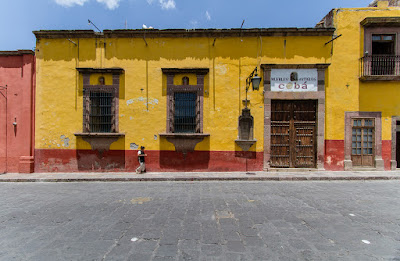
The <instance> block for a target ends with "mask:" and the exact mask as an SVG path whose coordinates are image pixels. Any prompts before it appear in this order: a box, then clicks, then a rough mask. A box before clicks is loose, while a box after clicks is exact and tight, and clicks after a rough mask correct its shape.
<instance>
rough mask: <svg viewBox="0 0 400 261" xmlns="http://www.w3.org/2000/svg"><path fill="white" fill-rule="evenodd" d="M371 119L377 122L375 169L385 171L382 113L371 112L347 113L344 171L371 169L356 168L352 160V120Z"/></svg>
mask: <svg viewBox="0 0 400 261" xmlns="http://www.w3.org/2000/svg"><path fill="white" fill-rule="evenodd" d="M357 118H370V119H374V121H375V139H374V140H375V148H374V150H375V159H374V161H375V164H374V165H375V166H374V167H373V169H376V170H384V162H383V159H382V113H381V112H369V111H346V112H345V124H344V170H354V169H362V168H370V167H362V166H354V167H353V162H352V160H351V137H352V120H353V119H357Z"/></svg>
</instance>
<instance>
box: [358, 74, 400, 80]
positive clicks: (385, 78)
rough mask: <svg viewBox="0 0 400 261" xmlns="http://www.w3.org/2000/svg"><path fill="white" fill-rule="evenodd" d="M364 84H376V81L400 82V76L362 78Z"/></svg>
mask: <svg viewBox="0 0 400 261" xmlns="http://www.w3.org/2000/svg"><path fill="white" fill-rule="evenodd" d="M360 81H362V82H376V81H389V82H390V81H396V82H398V81H400V76H396V75H367V76H362V77H360Z"/></svg>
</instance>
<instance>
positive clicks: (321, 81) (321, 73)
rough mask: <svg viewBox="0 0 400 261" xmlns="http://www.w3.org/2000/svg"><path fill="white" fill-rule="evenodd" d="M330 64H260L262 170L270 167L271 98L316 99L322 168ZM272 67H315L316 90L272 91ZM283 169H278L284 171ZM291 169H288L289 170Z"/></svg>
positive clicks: (318, 161)
mask: <svg viewBox="0 0 400 261" xmlns="http://www.w3.org/2000/svg"><path fill="white" fill-rule="evenodd" d="M329 65H330V64H262V65H261V68H262V69H263V78H264V170H266V171H268V170H269V169H271V166H270V162H269V161H270V157H271V104H272V100H316V101H317V103H318V106H317V109H318V110H317V126H316V127H317V159H316V162H317V164H316V165H317V166H316V170H323V169H324V164H325V71H326V69H327V68H328V67H329ZM272 69H317V74H318V91H316V92H272V91H271V70H272ZM284 170H285V169H280V171H284ZM290 170H291V169H288V171H290Z"/></svg>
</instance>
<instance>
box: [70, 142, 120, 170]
mask: <svg viewBox="0 0 400 261" xmlns="http://www.w3.org/2000/svg"><path fill="white" fill-rule="evenodd" d="M121 139H122V138H121ZM87 144H88V143H87V142H85V141H83V140H82V139H77V152H76V159H77V164H78V170H79V171H96V172H101V171H105V172H108V171H110V172H112V171H125V148H123V149H118V150H110V149H96V150H93V149H87V146H88V145H87ZM119 144H125V138H123V142H121V143H119Z"/></svg>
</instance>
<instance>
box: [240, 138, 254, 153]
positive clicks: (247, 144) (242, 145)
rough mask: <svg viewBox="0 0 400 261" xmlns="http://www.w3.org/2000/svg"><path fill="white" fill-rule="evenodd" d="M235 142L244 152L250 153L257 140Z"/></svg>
mask: <svg viewBox="0 0 400 261" xmlns="http://www.w3.org/2000/svg"><path fill="white" fill-rule="evenodd" d="M235 142H236V144H237V145H238V146H239V147H240V148H241V149H242V150H243V151H249V149H250V148H251V146H253V145H254V143H256V142H257V140H235Z"/></svg>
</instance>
